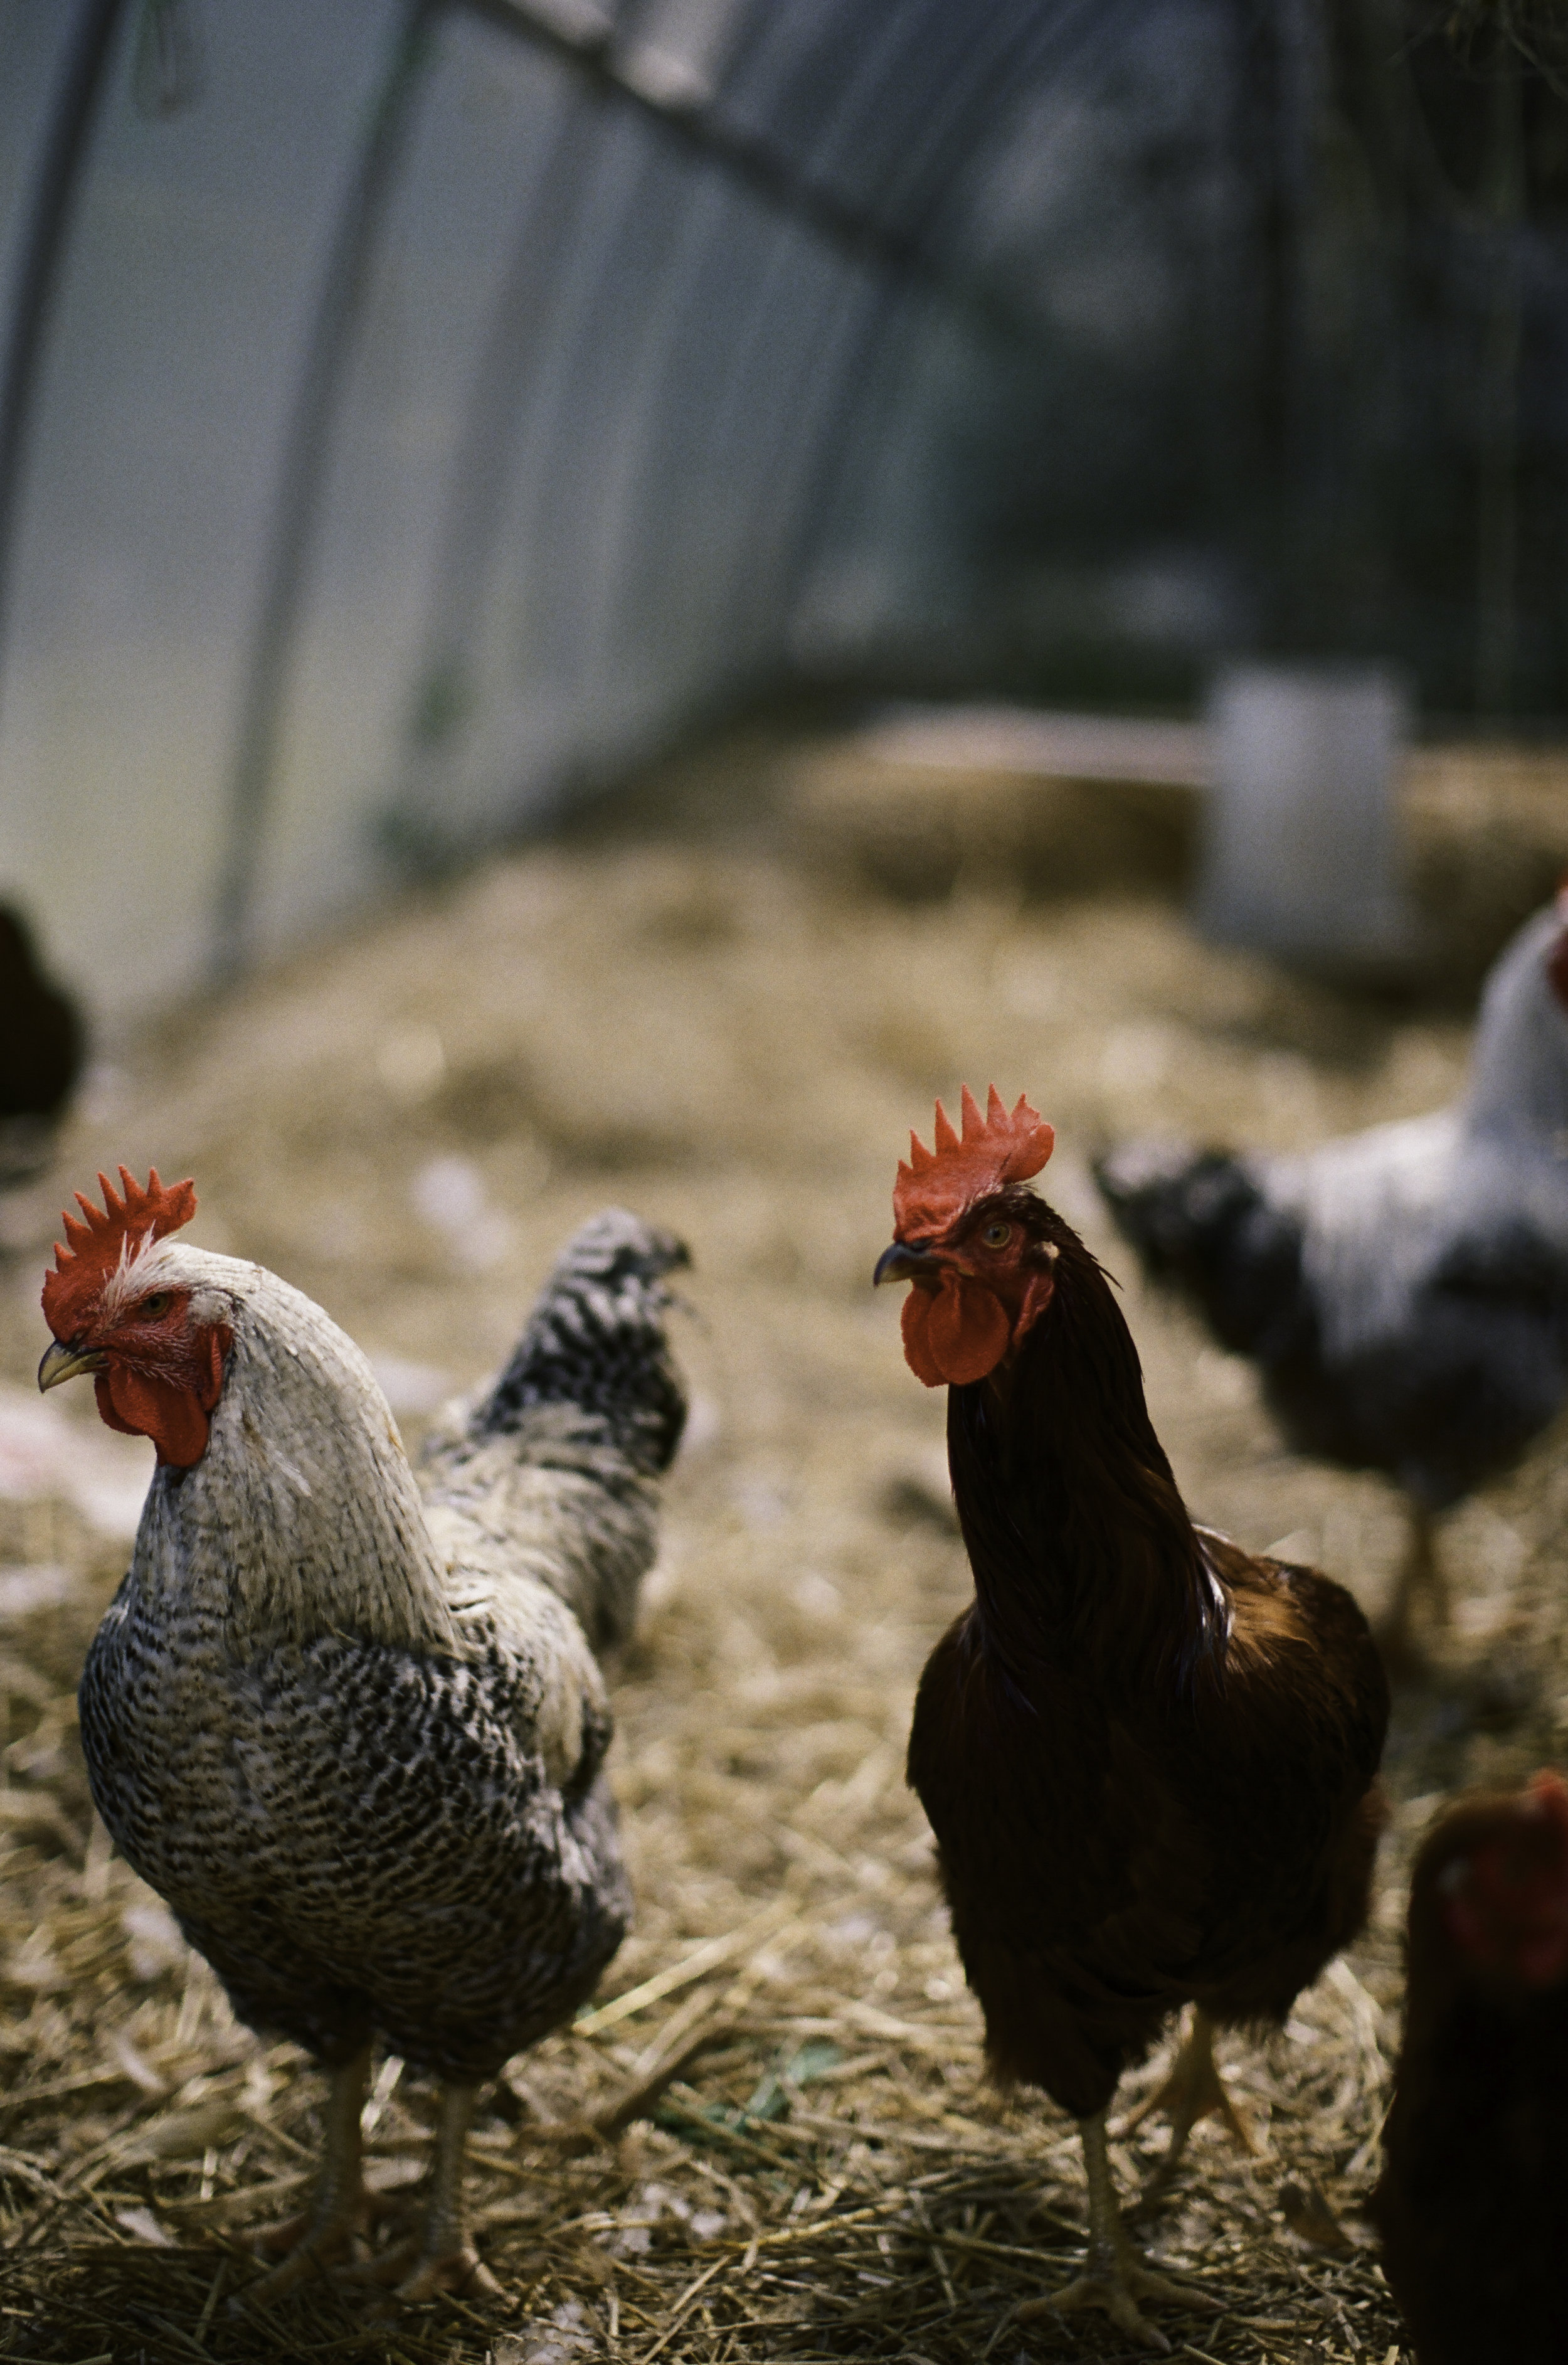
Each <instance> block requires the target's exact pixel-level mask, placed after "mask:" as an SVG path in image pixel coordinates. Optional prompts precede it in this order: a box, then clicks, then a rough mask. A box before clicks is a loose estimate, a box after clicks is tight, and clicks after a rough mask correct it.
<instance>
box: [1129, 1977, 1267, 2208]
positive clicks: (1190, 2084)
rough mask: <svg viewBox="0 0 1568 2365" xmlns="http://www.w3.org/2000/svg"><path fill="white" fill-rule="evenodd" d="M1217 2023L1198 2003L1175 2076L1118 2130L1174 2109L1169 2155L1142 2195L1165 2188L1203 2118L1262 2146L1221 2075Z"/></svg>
mask: <svg viewBox="0 0 1568 2365" xmlns="http://www.w3.org/2000/svg"><path fill="white" fill-rule="evenodd" d="M1214 2033H1215V2024H1214V2023H1213V2021H1212V2020H1211V2019H1210V2018H1209V2016H1208V2013H1207V2012H1204V2009H1203V2007H1202V2005H1201V2004H1194V2005H1193V2024H1192V2026H1191V2028H1190V2029H1189V2030H1188V2031H1187V2034H1186V2037H1185V2039H1184V2040H1183V2043H1182V2049H1181V2051H1180V2052H1179V2053H1178V2054H1177V2056H1176V2058H1175V2060H1174V2061H1173V2062H1172V2064H1171V2067H1170V2076H1169V2078H1167V2079H1166V2080H1165V2083H1164V2084H1163V2085H1162V2086H1161V2087H1160V2089H1159V2092H1158V2093H1156V2094H1151V2095H1150V2096H1149V2097H1148V2101H1147V2102H1140V2103H1139V2104H1138V2106H1137V2110H1136V2111H1135V2112H1134V2113H1132V2116H1131V2117H1130V2118H1127V2119H1124V2120H1123V2122H1122V2124H1121V2127H1120V2129H1119V2130H1118V2133H1119V2134H1120V2135H1131V2133H1132V2131H1133V2129H1134V2128H1135V2127H1140V2126H1142V2124H1143V2123H1144V2121H1145V2119H1147V2118H1148V2116H1149V2114H1150V2113H1151V2112H1154V2111H1163V2110H1169V2111H1170V2145H1169V2146H1168V2147H1167V2150H1166V2154H1165V2157H1164V2158H1163V2159H1162V2160H1161V2161H1160V2163H1159V2167H1158V2168H1157V2169H1155V2171H1154V2173H1153V2175H1152V2176H1151V2177H1150V2178H1149V2179H1148V2182H1147V2183H1146V2184H1145V2186H1144V2188H1143V2192H1142V2195H1141V2196H1140V2197H1141V2198H1142V2199H1143V2200H1146V2201H1147V2200H1149V2199H1151V2198H1152V2197H1153V2195H1154V2194H1155V2193H1157V2192H1161V2191H1164V2189H1165V2187H1166V2185H1168V2184H1169V2183H1170V2179H1171V2176H1172V2175H1173V2173H1174V2172H1175V2169H1176V2164H1177V2162H1178V2160H1179V2159H1180V2158H1181V2157H1182V2153H1183V2152H1184V2151H1185V2150H1186V2148H1187V2137H1188V2136H1189V2135H1191V2134H1192V2132H1193V2128H1194V2127H1195V2126H1196V2125H1197V2124H1198V2121H1199V2120H1200V2119H1206V2118H1209V2117H1210V2116H1214V2117H1216V2118H1218V2119H1220V2120H1222V2121H1223V2122H1224V2124H1225V2125H1226V2127H1227V2128H1228V2129H1229V2130H1230V2133H1231V2134H1232V2135H1234V2136H1235V2137H1236V2140H1237V2142H1238V2144H1239V2145H1240V2146H1241V2148H1242V2150H1243V2151H1249V2152H1256V2150H1257V2148H1258V2146H1257V2142H1256V2140H1255V2138H1254V2136H1253V2134H1252V2130H1251V2128H1250V2127H1249V2125H1248V2124H1247V2122H1246V2120H1245V2119H1244V2118H1243V2117H1242V2115H1241V2113H1240V2112H1239V2111H1238V2109H1237V2107H1236V2104H1235V2103H1234V2102H1232V2101H1231V2099H1230V2094H1229V2091H1228V2090H1227V2089H1226V2082H1225V2079H1223V2078H1222V2077H1221V2076H1220V2074H1219V2064H1218V2063H1217V2062H1216V2061H1215V2044H1214Z"/></svg>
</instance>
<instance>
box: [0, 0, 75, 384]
mask: <svg viewBox="0 0 1568 2365" xmlns="http://www.w3.org/2000/svg"><path fill="white" fill-rule="evenodd" d="M92 14H93V6H92V0H75V5H73V6H71V5H67V0H59V5H58V6H53V7H46V8H40V7H39V6H38V5H37V0H0V353H4V352H5V350H6V345H7V344H8V342H9V339H10V336H11V334H12V333H13V331H15V329H16V327H17V319H16V311H15V307H16V302H17V295H18V292H19V283H20V278H21V275H22V272H23V271H24V270H25V268H26V260H27V255H26V241H27V235H28V230H29V228H30V227H31V222H32V217H33V206H34V199H35V196H36V192H37V188H38V183H39V174H40V173H41V171H42V169H43V165H44V160H45V155H46V152H47V150H48V145H49V140H50V131H51V129H52V122H53V116H54V109H55V104H56V101H57V99H58V96H59V92H60V85H61V83H62V79H63V78H64V75H65V73H66V72H67V70H68V68H69V65H70V62H71V59H72V57H73V54H74V51H75V49H76V44H77V42H78V40H79V39H81V36H82V31H83V28H84V23H85V21H86V19H87V18H88V17H90V16H91V15H92Z"/></svg>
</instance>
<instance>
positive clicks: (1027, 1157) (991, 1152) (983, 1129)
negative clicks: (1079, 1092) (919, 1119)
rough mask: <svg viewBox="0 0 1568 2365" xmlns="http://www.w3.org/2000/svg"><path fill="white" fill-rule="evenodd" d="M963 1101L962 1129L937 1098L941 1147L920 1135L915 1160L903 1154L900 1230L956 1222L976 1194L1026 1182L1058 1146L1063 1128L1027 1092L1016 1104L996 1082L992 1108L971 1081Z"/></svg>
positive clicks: (896, 1210)
mask: <svg viewBox="0 0 1568 2365" xmlns="http://www.w3.org/2000/svg"><path fill="white" fill-rule="evenodd" d="M959 1107H960V1110H961V1113H962V1121H963V1128H964V1129H963V1133H962V1136H961V1137H960V1136H959V1135H958V1134H956V1133H955V1132H954V1130H953V1128H952V1126H951V1125H950V1124H949V1123H948V1120H947V1112H946V1109H945V1108H944V1107H943V1105H942V1104H941V1102H940V1101H938V1102H937V1104H936V1129H935V1134H934V1136H933V1138H934V1139H935V1144H936V1147H935V1149H934V1150H932V1149H926V1148H925V1146H924V1143H923V1142H922V1141H921V1140H920V1139H919V1138H918V1137H917V1136H916V1135H914V1134H913V1133H912V1134H911V1135H910V1138H909V1163H908V1165H907V1166H906V1165H905V1164H904V1162H903V1160H902V1158H901V1159H900V1160H899V1178H898V1181H897V1182H896V1183H894V1185H893V1230H894V1232H895V1233H896V1234H897V1235H898V1236H899V1238H900V1239H902V1237H903V1235H904V1234H905V1233H906V1232H926V1231H930V1230H933V1229H939V1228H941V1227H944V1226H946V1225H947V1224H950V1223H951V1222H952V1220H953V1218H954V1216H958V1215H960V1214H961V1213H962V1212H963V1210H964V1208H966V1207H967V1206H969V1205H970V1204H971V1202H972V1201H974V1200H976V1199H983V1198H986V1197H988V1196H989V1195H990V1194H991V1192H992V1191H1000V1190H1001V1189H1002V1187H1003V1185H1004V1184H1006V1183H1026V1182H1027V1181H1028V1179H1029V1177H1030V1175H1031V1174H1037V1173H1038V1172H1039V1171H1040V1169H1041V1167H1042V1166H1043V1165H1044V1164H1045V1162H1046V1160H1047V1158H1048V1157H1049V1156H1050V1154H1051V1151H1052V1150H1053V1149H1055V1148H1056V1135H1055V1133H1054V1132H1053V1131H1052V1129H1051V1127H1050V1126H1048V1125H1047V1123H1046V1121H1045V1119H1044V1118H1043V1117H1042V1116H1041V1115H1040V1113H1039V1111H1038V1109H1032V1108H1031V1107H1030V1106H1029V1104H1028V1102H1027V1101H1026V1100H1025V1097H1024V1095H1023V1093H1019V1095H1018V1105H1017V1107H1016V1108H1015V1109H1014V1110H1012V1111H1011V1113H1010V1112H1009V1110H1008V1108H1007V1105H1006V1104H1005V1103H1004V1101H1003V1100H1002V1094H1001V1093H999V1092H998V1091H997V1089H996V1086H995V1085H994V1084H992V1085H991V1090H990V1093H989V1094H988V1095H987V1100H986V1112H985V1115H984V1116H981V1115H980V1104H979V1102H978V1101H977V1100H976V1099H975V1096H974V1094H973V1093H971V1092H970V1090H969V1086H968V1084H965V1085H964V1086H963V1088H962V1093H961V1098H960V1101H959Z"/></svg>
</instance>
